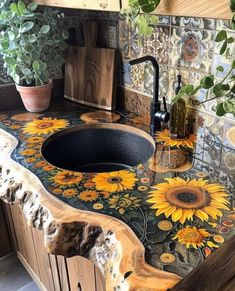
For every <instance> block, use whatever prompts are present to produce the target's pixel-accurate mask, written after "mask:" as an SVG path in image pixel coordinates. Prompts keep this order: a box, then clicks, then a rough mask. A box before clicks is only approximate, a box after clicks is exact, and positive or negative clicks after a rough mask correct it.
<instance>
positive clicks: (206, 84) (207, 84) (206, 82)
mask: <svg viewBox="0 0 235 291" xmlns="http://www.w3.org/2000/svg"><path fill="white" fill-rule="evenodd" d="M201 86H202V88H204V89H210V88H211V87H213V86H214V78H213V76H212V75H210V76H206V77H204V78H202V80H201Z"/></svg>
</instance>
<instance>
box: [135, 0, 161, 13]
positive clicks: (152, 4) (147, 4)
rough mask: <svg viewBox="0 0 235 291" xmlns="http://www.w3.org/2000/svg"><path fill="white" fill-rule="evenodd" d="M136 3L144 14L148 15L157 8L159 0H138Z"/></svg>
mask: <svg viewBox="0 0 235 291" xmlns="http://www.w3.org/2000/svg"><path fill="white" fill-rule="evenodd" d="M138 2H139V5H140V7H141V9H142V11H143V12H144V13H150V12H153V11H154V10H155V9H156V8H157V6H158V5H159V3H160V0H138Z"/></svg>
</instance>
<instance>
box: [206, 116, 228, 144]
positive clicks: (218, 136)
mask: <svg viewBox="0 0 235 291" xmlns="http://www.w3.org/2000/svg"><path fill="white" fill-rule="evenodd" d="M204 120H205V121H204V125H205V137H206V138H209V139H212V140H213V141H215V142H217V143H221V142H222V141H223V136H224V120H223V119H221V118H218V117H213V116H210V115H208V117H206V115H205V116H204Z"/></svg>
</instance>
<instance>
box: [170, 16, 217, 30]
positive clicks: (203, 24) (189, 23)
mask: <svg viewBox="0 0 235 291" xmlns="http://www.w3.org/2000/svg"><path fill="white" fill-rule="evenodd" d="M171 24H172V25H176V26H181V27H186V28H202V29H215V27H216V21H215V20H214V19H207V18H196V17H181V16H175V17H172V19H171Z"/></svg>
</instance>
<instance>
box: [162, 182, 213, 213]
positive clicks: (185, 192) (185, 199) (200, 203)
mask: <svg viewBox="0 0 235 291" xmlns="http://www.w3.org/2000/svg"><path fill="white" fill-rule="evenodd" d="M166 198H167V201H168V202H169V203H170V204H171V205H172V206H176V207H178V208H182V209H201V208H203V207H205V206H207V205H209V203H210V195H209V193H208V192H207V191H205V190H203V189H201V188H199V187H198V188H196V187H191V186H188V185H185V186H178V187H175V188H173V189H169V190H168V192H167V193H166Z"/></svg>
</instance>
